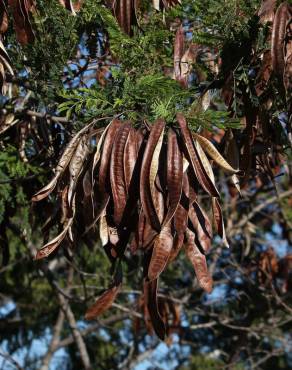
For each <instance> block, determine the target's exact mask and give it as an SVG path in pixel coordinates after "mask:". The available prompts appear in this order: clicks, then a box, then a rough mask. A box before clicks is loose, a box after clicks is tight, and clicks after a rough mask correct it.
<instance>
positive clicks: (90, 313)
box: [85, 284, 121, 320]
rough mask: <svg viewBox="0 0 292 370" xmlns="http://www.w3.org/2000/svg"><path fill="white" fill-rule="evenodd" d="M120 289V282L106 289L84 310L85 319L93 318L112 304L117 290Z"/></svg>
mask: <svg viewBox="0 0 292 370" xmlns="http://www.w3.org/2000/svg"><path fill="white" fill-rule="evenodd" d="M120 289H121V284H119V285H114V286H113V287H111V288H109V289H107V290H106V291H105V292H104V293H103V294H102V295H101V296H100V297H99V298H98V299H97V301H96V302H95V303H94V304H93V305H92V306H91V307H89V309H88V310H87V311H86V314H85V319H86V320H94V319H95V318H97V317H98V316H100V315H101V314H102V313H104V312H105V311H106V310H107V309H109V308H110V307H111V306H112V304H113V303H114V301H115V299H116V297H117V295H118V293H119V291H120Z"/></svg>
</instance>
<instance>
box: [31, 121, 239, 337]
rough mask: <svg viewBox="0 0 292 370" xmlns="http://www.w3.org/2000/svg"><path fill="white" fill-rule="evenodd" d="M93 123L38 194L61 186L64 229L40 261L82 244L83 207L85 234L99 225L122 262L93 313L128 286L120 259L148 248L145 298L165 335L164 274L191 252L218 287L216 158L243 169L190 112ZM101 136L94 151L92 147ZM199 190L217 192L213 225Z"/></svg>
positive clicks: (204, 279)
mask: <svg viewBox="0 0 292 370" xmlns="http://www.w3.org/2000/svg"><path fill="white" fill-rule="evenodd" d="M91 128H92V124H91V125H89V126H87V127H85V128H84V129H82V130H81V131H80V132H79V133H78V134H77V135H76V136H74V137H73V139H72V140H71V141H70V142H69V144H68V145H67V147H66V148H65V151H64V153H63V155H62V156H61V158H60V160H59V163H58V165H57V167H56V169H55V176H54V178H53V179H52V180H51V181H50V183H49V184H48V185H46V186H45V187H44V188H43V189H41V190H40V191H39V192H38V193H37V194H35V195H34V197H33V201H40V200H42V199H44V198H46V197H47V196H48V195H49V194H50V193H52V192H53V191H54V189H55V188H57V189H58V194H59V195H58V201H59V203H60V205H61V214H62V216H61V219H60V223H61V225H62V228H63V229H62V231H61V233H60V234H59V235H57V236H56V237H55V238H54V239H53V240H51V241H50V242H48V243H47V244H46V245H45V246H44V247H43V248H41V249H40V250H39V251H38V253H37V255H36V259H40V258H43V257H46V256H48V255H49V254H51V253H52V252H53V251H54V250H55V249H56V248H57V247H58V246H59V245H60V244H61V242H62V241H63V240H64V239H67V240H68V241H71V242H73V241H74V227H75V225H76V224H78V221H79V219H78V214H80V211H82V210H80V209H81V208H83V211H84V213H86V225H85V233H86V232H90V230H92V229H98V231H99V237H100V240H101V244H102V246H103V248H104V250H105V252H106V254H107V256H108V258H109V260H110V261H111V263H112V264H113V266H115V267H117V268H115V269H114V271H115V273H114V276H113V283H112V286H111V287H110V288H109V289H108V290H106V291H105V293H104V294H103V295H102V296H101V297H100V298H99V299H98V300H97V301H96V303H95V304H94V305H93V306H92V307H91V308H90V309H89V310H88V312H87V314H86V317H87V318H88V319H92V318H95V317H96V316H98V315H99V314H101V313H102V312H104V311H105V310H106V309H107V308H109V307H110V306H111V304H112V302H113V301H114V299H115V297H116V295H117V294H118V291H119V289H120V286H121V282H122V274H121V264H120V261H121V260H122V259H123V256H124V254H125V252H126V251H129V252H130V253H131V254H132V255H134V254H136V253H142V255H143V271H144V288H143V294H144V303H145V304H146V305H147V308H148V311H149V316H150V318H151V322H152V325H153V328H154V330H155V332H156V334H157V335H158V336H159V337H160V338H164V337H165V335H166V327H165V323H164V321H163V319H162V317H161V315H160V312H159V309H158V303H157V289H158V278H159V276H160V274H162V273H163V271H164V270H165V269H166V268H167V265H168V264H169V263H170V262H171V261H173V260H174V259H175V258H176V257H177V255H178V253H179V252H180V251H181V250H182V249H183V250H184V253H185V254H186V257H187V258H188V259H189V260H190V262H191V263H192V265H193V267H194V270H195V273H196V276H197V279H198V283H199V284H200V286H201V287H202V288H203V289H204V290H205V291H206V292H211V290H212V277H211V276H210V274H209V272H208V268H207V261H206V254H207V253H208V251H209V250H210V247H211V242H212V235H213V232H212V223H213V224H214V226H215V230H216V232H217V233H218V234H219V235H220V236H221V238H222V240H223V242H224V243H225V244H227V240H226V236H225V231H224V223H223V217H222V212H221V208H220V204H219V200H218V199H219V192H218V189H217V188H216V184H215V178H214V174H213V170H212V166H211V164H210V159H212V161H214V162H216V163H217V164H218V165H219V166H221V167H222V168H223V169H224V170H225V171H227V172H228V173H230V174H238V173H239V172H240V171H239V170H237V169H234V168H232V167H231V166H230V165H229V164H228V163H227V162H226V160H225V159H224V158H223V157H222V156H221V155H220V153H219V152H218V151H217V149H216V148H215V147H214V146H213V144H212V143H211V142H210V141H209V140H207V139H206V138H204V137H203V136H201V135H199V134H195V133H192V132H191V131H190V129H189V128H188V125H187V122H186V120H185V118H184V116H183V115H182V114H177V118H176V122H175V123H174V124H172V125H170V126H169V125H166V123H165V121H164V120H163V119H159V120H157V121H156V122H155V123H154V124H153V125H151V127H148V126H147V127H146V126H145V127H140V128H138V129H135V128H134V126H133V125H132V123H131V122H122V121H120V120H118V119H114V120H113V121H112V122H111V123H110V124H109V125H108V126H107V127H105V128H104V129H100V130H98V131H96V130H95V131H93V132H92V131H91ZM96 132H97V133H96ZM93 136H96V143H97V144H96V146H95V150H94V153H92V152H91V151H90V142H91V141H92V138H93ZM199 191H203V192H204V193H206V194H207V195H209V196H210V202H211V205H212V213H213V222H212V221H211V220H210V219H209V218H208V216H207V214H206V213H205V211H204V210H203V208H202V207H201V205H200V204H199V198H198V192H199ZM80 200H82V201H80ZM84 208H85V209H84Z"/></svg>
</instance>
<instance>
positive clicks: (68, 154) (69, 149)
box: [32, 126, 88, 202]
mask: <svg viewBox="0 0 292 370" xmlns="http://www.w3.org/2000/svg"><path fill="white" fill-rule="evenodd" d="M87 128H88V126H87V127H85V129H87ZM83 132H84V130H83V129H82V130H81V131H79V132H78V133H77V134H76V135H75V136H74V137H73V138H72V139H71V140H70V142H69V143H68V145H67V146H66V148H65V150H64V152H63V154H62V156H61V158H60V160H59V162H58V164H57V166H56V171H55V176H54V177H53V179H52V180H51V181H50V182H49V184H47V185H46V186H45V187H43V188H42V189H41V190H39V191H38V192H37V193H36V194H35V195H34V196H33V197H32V201H34V202H37V201H40V200H42V199H44V198H46V197H47V196H48V195H49V194H50V193H51V192H52V191H53V190H54V189H55V187H56V185H57V182H58V179H59V178H60V176H61V175H62V174H63V173H64V172H65V170H66V169H67V167H68V165H69V163H70V161H71V159H72V157H73V154H74V153H75V151H76V148H77V146H78V145H79V142H80V140H81V135H82V133H83Z"/></svg>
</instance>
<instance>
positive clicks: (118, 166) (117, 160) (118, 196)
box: [110, 123, 131, 225]
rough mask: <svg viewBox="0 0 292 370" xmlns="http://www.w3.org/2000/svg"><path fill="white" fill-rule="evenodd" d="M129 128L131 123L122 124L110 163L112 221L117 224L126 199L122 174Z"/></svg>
mask: <svg viewBox="0 0 292 370" xmlns="http://www.w3.org/2000/svg"><path fill="white" fill-rule="evenodd" d="M130 130H131V124H130V123H125V124H123V125H122V126H121V127H120V128H119V130H118V132H117V134H116V137H115V141H114V145H113V149H112V153H111V164H110V182H111V189H112V197H113V204H114V222H115V224H116V225H119V223H120V222H121V219H122V217H123V213H124V209H125V206H126V201H127V189H126V183H125V175H124V150H125V146H126V143H127V139H128V136H129V133H130Z"/></svg>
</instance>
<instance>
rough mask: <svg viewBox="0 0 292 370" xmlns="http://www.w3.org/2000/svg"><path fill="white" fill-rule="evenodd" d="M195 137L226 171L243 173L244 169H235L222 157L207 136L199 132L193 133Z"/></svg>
mask: <svg viewBox="0 0 292 370" xmlns="http://www.w3.org/2000/svg"><path fill="white" fill-rule="evenodd" d="M193 136H194V138H195V139H196V140H198V142H199V143H200V145H201V146H202V148H203V149H204V150H205V151H206V152H207V153H208V154H209V156H210V157H211V158H212V159H213V160H214V161H215V162H216V163H217V164H218V165H219V166H220V167H221V168H222V169H223V170H225V171H227V172H230V173H232V174H238V175H241V174H242V171H240V170H238V169H235V168H233V167H231V166H230V164H229V163H228V162H227V161H226V160H225V159H224V158H223V157H222V155H221V154H220V153H219V152H218V150H217V149H216V148H215V146H214V145H213V144H212V143H211V142H210V141H209V140H208V139H206V138H205V137H203V136H201V135H199V134H193Z"/></svg>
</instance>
